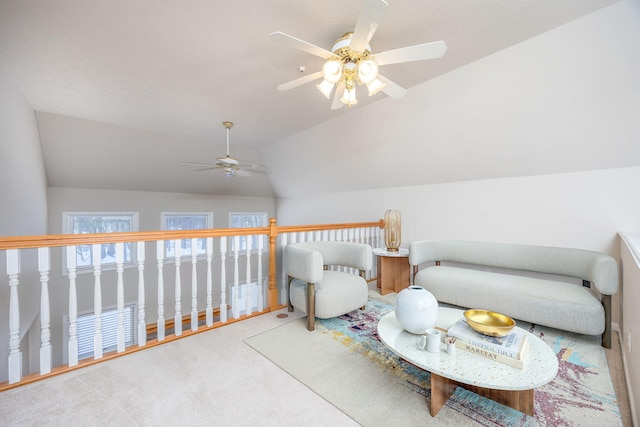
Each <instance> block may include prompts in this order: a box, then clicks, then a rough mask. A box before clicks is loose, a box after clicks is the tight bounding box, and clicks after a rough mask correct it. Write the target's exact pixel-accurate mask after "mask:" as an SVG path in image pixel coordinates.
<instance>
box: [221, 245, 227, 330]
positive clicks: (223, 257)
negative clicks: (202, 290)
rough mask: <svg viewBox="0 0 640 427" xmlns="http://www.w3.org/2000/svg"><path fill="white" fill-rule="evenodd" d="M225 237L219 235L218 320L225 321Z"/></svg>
mask: <svg viewBox="0 0 640 427" xmlns="http://www.w3.org/2000/svg"><path fill="white" fill-rule="evenodd" d="M226 259H227V237H226V236H223V237H220V322H221V323H224V322H226V321H227V268H226V266H225V262H226Z"/></svg>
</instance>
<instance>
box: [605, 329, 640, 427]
mask: <svg viewBox="0 0 640 427" xmlns="http://www.w3.org/2000/svg"><path fill="white" fill-rule="evenodd" d="M611 329H612V330H614V331H617V332H618V340H619V341H620V354H622V369H623V370H624V380H625V383H626V386H627V395H628V396H629V411H630V412H631V423H632V424H633V426H634V427H635V426H636V420H637V419H638V418H637V413H636V407H635V404H634V403H635V399H634V397H633V389H632V388H631V378H629V369H628V368H627V366H628V364H627V353H626V352H625V351H624V342H623V341H622V334H621V333H620V325H618V324H617V323H615V322H612V323H611Z"/></svg>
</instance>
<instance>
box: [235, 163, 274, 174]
mask: <svg viewBox="0 0 640 427" xmlns="http://www.w3.org/2000/svg"><path fill="white" fill-rule="evenodd" d="M236 172H241V173H239V175H268V174H269V173H271V171H270V170H269V168H268V167H266V166H264V165H256V164H246V165H238V170H237V171H236Z"/></svg>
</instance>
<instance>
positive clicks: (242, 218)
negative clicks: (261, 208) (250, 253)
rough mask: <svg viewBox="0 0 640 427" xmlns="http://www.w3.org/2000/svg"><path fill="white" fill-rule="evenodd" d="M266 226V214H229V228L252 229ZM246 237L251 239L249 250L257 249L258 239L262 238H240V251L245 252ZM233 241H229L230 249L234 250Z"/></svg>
mask: <svg viewBox="0 0 640 427" xmlns="http://www.w3.org/2000/svg"><path fill="white" fill-rule="evenodd" d="M266 226H267V213H266V212H230V213H229V228H252V227H266ZM247 237H251V249H252V250H254V251H255V250H257V249H258V238H259V237H260V238H263V236H240V248H239V250H240V251H246V250H247ZM234 240H235V239H231V248H232V250H233V249H235V248H234V246H233V245H234Z"/></svg>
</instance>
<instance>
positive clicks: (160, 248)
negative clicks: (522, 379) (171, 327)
mask: <svg viewBox="0 0 640 427" xmlns="http://www.w3.org/2000/svg"><path fill="white" fill-rule="evenodd" d="M156 259H157V260H158V320H157V322H156V325H157V334H158V341H164V280H163V274H162V267H163V265H164V241H163V240H158V241H157V242H156Z"/></svg>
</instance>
